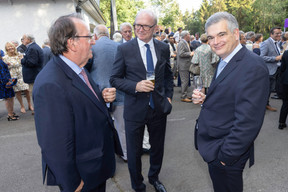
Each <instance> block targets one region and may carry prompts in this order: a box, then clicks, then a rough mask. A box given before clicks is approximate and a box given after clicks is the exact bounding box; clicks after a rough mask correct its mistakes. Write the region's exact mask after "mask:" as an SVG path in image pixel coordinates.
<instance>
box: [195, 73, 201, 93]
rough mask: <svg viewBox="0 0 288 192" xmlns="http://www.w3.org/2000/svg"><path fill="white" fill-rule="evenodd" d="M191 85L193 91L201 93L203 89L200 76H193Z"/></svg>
mask: <svg viewBox="0 0 288 192" xmlns="http://www.w3.org/2000/svg"><path fill="white" fill-rule="evenodd" d="M193 84H194V89H197V90H198V91H201V89H202V87H203V80H202V77H201V76H198V75H197V76H194V78H193Z"/></svg>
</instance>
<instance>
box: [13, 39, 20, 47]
mask: <svg viewBox="0 0 288 192" xmlns="http://www.w3.org/2000/svg"><path fill="white" fill-rule="evenodd" d="M11 43H13V44H16V45H17V46H18V45H19V42H18V41H17V40H12V41H11Z"/></svg>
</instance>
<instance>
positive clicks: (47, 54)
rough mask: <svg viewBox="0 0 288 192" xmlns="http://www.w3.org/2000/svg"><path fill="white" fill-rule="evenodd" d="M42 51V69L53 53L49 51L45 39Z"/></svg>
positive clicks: (48, 43)
mask: <svg viewBox="0 0 288 192" xmlns="http://www.w3.org/2000/svg"><path fill="white" fill-rule="evenodd" d="M42 50H43V57H44V59H43V67H44V66H45V65H46V64H47V63H48V61H49V60H50V59H51V58H52V57H53V53H52V51H51V49H50V42H49V39H46V40H45V41H44V47H43V48H42Z"/></svg>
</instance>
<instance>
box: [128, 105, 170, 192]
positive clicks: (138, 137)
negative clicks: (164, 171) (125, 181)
mask: <svg viewBox="0 0 288 192" xmlns="http://www.w3.org/2000/svg"><path fill="white" fill-rule="evenodd" d="M166 122H167V115H162V116H158V115H157V114H156V113H155V111H154V110H152V109H151V108H150V107H149V110H148V112H147V117H146V120H145V122H135V121H127V120H125V132H126V143H127V157H128V168H129V173H130V179H131V184H132V188H133V189H134V190H135V191H145V189H146V186H145V184H144V183H143V176H142V174H141V171H142V162H141V155H142V143H143V135H144V128H145V125H147V128H148V132H149V143H150V145H151V148H150V169H149V173H148V178H149V182H150V183H151V184H152V183H154V182H155V181H157V180H158V175H159V173H160V170H161V166H162V160H163V154H164V141H165V131H166Z"/></svg>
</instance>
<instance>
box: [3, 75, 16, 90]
mask: <svg viewBox="0 0 288 192" xmlns="http://www.w3.org/2000/svg"><path fill="white" fill-rule="evenodd" d="M16 84H17V78H12V79H9V81H8V83H6V85H5V87H6V88H8V89H9V88H12V87H13V86H14V85H16Z"/></svg>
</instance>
